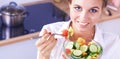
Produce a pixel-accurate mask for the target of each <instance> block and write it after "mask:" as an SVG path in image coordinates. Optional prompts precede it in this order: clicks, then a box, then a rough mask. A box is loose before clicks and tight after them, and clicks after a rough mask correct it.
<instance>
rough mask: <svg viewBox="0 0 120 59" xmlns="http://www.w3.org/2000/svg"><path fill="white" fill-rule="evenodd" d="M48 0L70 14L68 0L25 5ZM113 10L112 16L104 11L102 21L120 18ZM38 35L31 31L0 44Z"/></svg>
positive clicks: (119, 14)
mask: <svg viewBox="0 0 120 59" xmlns="http://www.w3.org/2000/svg"><path fill="white" fill-rule="evenodd" d="M46 2H52V3H54V4H55V5H56V6H57V7H58V8H60V9H61V10H63V11H64V12H66V13H67V14H68V15H69V7H68V4H67V1H66V0H65V1H63V2H61V3H55V2H54V1H50V0H45V1H37V2H32V3H25V4H23V5H24V6H29V5H33V4H38V3H46ZM111 12H112V16H108V15H106V14H105V13H104V14H103V17H102V20H101V21H100V22H103V21H107V20H112V19H115V18H120V11H112V10H111ZM38 36H39V32H35V33H31V34H27V35H23V36H19V37H14V38H11V39H7V40H3V41H0V46H5V45H8V44H13V43H17V42H21V41H25V40H31V39H32V37H38Z"/></svg>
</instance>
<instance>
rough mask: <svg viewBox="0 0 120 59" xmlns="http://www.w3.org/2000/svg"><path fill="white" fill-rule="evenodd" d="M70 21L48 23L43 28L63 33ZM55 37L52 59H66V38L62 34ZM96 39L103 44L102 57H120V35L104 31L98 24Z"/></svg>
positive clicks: (117, 58)
mask: <svg viewBox="0 0 120 59" xmlns="http://www.w3.org/2000/svg"><path fill="white" fill-rule="evenodd" d="M70 22H71V21H67V22H56V23H52V24H47V25H45V26H43V29H47V30H48V31H50V32H52V33H61V32H62V30H64V29H68V27H69V25H70ZM43 29H42V30H41V32H40V35H42V32H43ZM55 38H57V44H56V46H55V47H54V48H53V50H52V52H51V56H50V59H64V58H63V56H62V54H63V43H64V41H65V39H64V37H61V36H55ZM94 40H95V41H97V42H98V43H100V44H101V46H102V47H103V53H102V56H101V58H100V59H120V54H119V53H120V51H119V50H120V47H119V45H120V38H119V35H116V34H113V33H107V32H103V31H102V30H100V28H99V27H98V26H97V25H96V32H95V36H94Z"/></svg>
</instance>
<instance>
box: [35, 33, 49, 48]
mask: <svg viewBox="0 0 120 59" xmlns="http://www.w3.org/2000/svg"><path fill="white" fill-rule="evenodd" d="M50 36H51V34H44V35H43V36H42V38H40V40H38V41H37V42H36V46H40V45H42V44H44V43H45V41H47V39H48V38H49V37H50Z"/></svg>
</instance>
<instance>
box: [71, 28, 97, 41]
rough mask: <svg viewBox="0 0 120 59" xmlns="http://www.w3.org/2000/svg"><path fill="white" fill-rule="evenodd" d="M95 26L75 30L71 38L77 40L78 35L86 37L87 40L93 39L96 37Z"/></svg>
mask: <svg viewBox="0 0 120 59" xmlns="http://www.w3.org/2000/svg"><path fill="white" fill-rule="evenodd" d="M73 30H75V29H73ZM94 34H95V27H94V28H92V29H90V30H88V31H77V30H75V31H74V35H73V36H72V37H71V38H70V40H72V41H76V40H77V39H78V37H81V38H84V39H85V40H86V41H91V40H92V39H93V38H94Z"/></svg>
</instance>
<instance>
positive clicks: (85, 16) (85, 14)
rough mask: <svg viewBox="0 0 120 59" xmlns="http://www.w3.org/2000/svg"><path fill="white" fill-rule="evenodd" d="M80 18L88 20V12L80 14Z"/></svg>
mask: <svg viewBox="0 0 120 59" xmlns="http://www.w3.org/2000/svg"><path fill="white" fill-rule="evenodd" d="M79 17H80V18H82V19H87V18H88V14H87V12H81V13H80V14H79Z"/></svg>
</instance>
